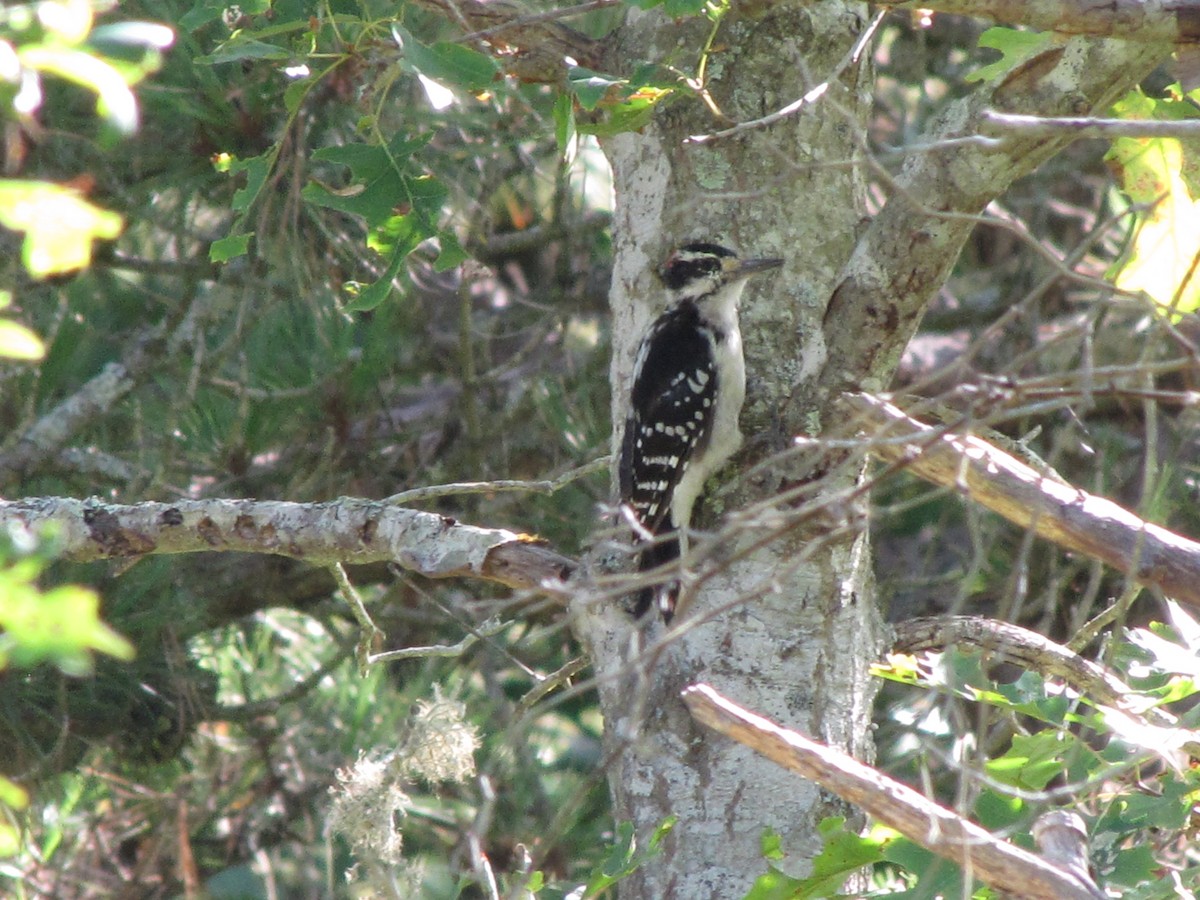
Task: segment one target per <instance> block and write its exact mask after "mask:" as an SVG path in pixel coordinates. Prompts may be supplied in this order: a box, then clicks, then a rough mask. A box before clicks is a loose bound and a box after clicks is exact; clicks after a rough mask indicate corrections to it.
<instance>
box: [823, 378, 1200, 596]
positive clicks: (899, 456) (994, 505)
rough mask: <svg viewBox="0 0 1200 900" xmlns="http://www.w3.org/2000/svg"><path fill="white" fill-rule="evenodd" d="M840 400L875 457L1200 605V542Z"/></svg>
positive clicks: (992, 454) (856, 399)
mask: <svg viewBox="0 0 1200 900" xmlns="http://www.w3.org/2000/svg"><path fill="white" fill-rule="evenodd" d="M845 402H846V403H847V405H849V406H850V407H851V408H852V409H853V410H854V412H855V414H856V415H857V416H858V417H859V421H860V422H861V423H862V424H863V426H864V427H865V429H866V430H867V431H868V432H869V433H870V434H872V435H874V436H875V438H874V439H873V440H872V441H871V443H870V446H869V450H870V452H871V453H872V454H873V455H875V456H876V457H878V458H880V459H882V460H885V461H887V462H891V463H898V464H902V465H904V466H905V467H906V468H907V469H908V470H909V471H911V472H912V473H913V474H914V475H917V476H919V477H921V478H924V479H925V480H926V481H929V482H932V483H933V484H938V485H941V486H943V487H949V488H954V489H955V490H959V491H961V492H962V493H964V494H965V495H966V496H968V497H969V498H970V499H972V500H974V501H975V502H977V503H979V504H980V505H982V506H985V507H987V508H988V509H990V510H992V511H993V512H995V513H999V514H1000V515H1001V516H1003V517H1004V518H1006V519H1008V520H1009V521H1010V522H1014V523H1015V524H1017V525H1020V526H1021V527H1023V528H1031V529H1033V530H1034V531H1035V532H1036V533H1037V534H1038V535H1040V536H1041V537H1043V538H1046V539H1047V540H1050V541H1053V542H1054V543H1056V544H1058V545H1059V546H1061V547H1065V548H1066V549H1068V550H1073V551H1075V552H1078V553H1083V554H1085V555H1087V556H1090V557H1092V558H1094V559H1099V560H1101V561H1102V562H1105V563H1108V564H1109V565H1110V566H1112V567H1113V568H1115V569H1117V570H1118V571H1121V572H1124V573H1126V574H1127V575H1129V576H1130V577H1131V578H1133V579H1134V580H1136V581H1138V582H1140V583H1142V584H1144V585H1152V586H1154V587H1157V588H1159V589H1160V590H1162V591H1163V592H1164V593H1165V594H1167V595H1168V596H1170V597H1173V598H1175V599H1176V600H1179V601H1180V602H1182V603H1186V604H1188V605H1190V606H1193V607H1197V608H1200V543H1196V542H1195V541H1191V540H1188V539H1187V538H1184V537H1180V536H1179V535H1177V534H1175V533H1174V532H1171V531H1168V530H1167V529H1165V528H1162V527H1161V526H1158V525H1154V524H1151V523H1150V522H1146V521H1145V520H1143V519H1140V518H1138V517H1137V516H1135V515H1134V514H1133V513H1131V512H1129V511H1128V510H1127V509H1124V508H1123V507H1120V506H1118V505H1117V504H1115V503H1113V502H1112V501H1111V500H1106V499H1104V498H1103V497H1097V496H1095V495H1093V494H1089V493H1087V492H1086V491H1082V490H1080V489H1079V488H1076V487H1072V486H1071V485H1069V484H1066V483H1064V482H1062V481H1061V480H1059V479H1056V478H1054V477H1053V476H1052V475H1051V474H1049V473H1044V472H1038V471H1037V470H1036V469H1034V468H1033V467H1032V466H1030V465H1027V464H1026V463H1024V462H1022V461H1020V460H1018V459H1017V458H1016V457H1014V456H1011V455H1009V454H1008V453H1005V452H1004V451H1002V450H1000V449H999V448H997V447H995V446H993V445H992V444H989V443H988V442H987V441H984V440H981V439H980V438H978V437H975V436H973V435H970V434H961V433H955V432H954V431H953V430H951V429H949V428H931V427H930V426H928V425H925V424H923V423H921V422H918V421H917V420H916V419H913V418H910V417H909V416H907V415H905V413H904V412H903V411H902V410H900V409H899V408H897V407H895V406H893V405H892V404H891V403H888V402H886V401H884V400H881V399H879V398H877V397H871V396H868V395H866V394H855V395H852V396H849V397H847V398H846V400H845Z"/></svg>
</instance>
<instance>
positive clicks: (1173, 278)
mask: <svg viewBox="0 0 1200 900" xmlns="http://www.w3.org/2000/svg"><path fill="white" fill-rule="evenodd" d="M1186 110H1190V106H1189V105H1186V104H1180V103H1171V102H1166V101H1157V100H1154V99H1153V98H1150V97H1147V96H1145V95H1144V94H1142V93H1140V92H1137V91H1134V92H1131V93H1130V94H1129V95H1127V96H1126V97H1125V98H1124V99H1122V100H1121V101H1120V102H1119V103H1117V104H1115V105H1114V107H1113V111H1114V113H1115V114H1116V115H1118V116H1120V117H1122V118H1128V119H1148V118H1153V119H1159V120H1162V119H1167V120H1174V119H1177V118H1179V117H1180V116H1181V115H1186V114H1187V112H1186ZM1191 155H1192V151H1189V150H1185V148H1184V146H1183V145H1182V144H1181V143H1180V142H1179V141H1178V140H1176V139H1175V138H1124V137H1123V138H1117V139H1116V140H1115V141H1113V144H1112V148H1111V149H1110V150H1109V152H1108V154H1107V155H1106V156H1105V159H1106V160H1108V161H1109V164H1110V165H1111V166H1112V167H1113V168H1114V169H1115V170H1116V173H1117V175H1118V177H1119V178H1120V180H1121V187H1122V189H1123V190H1124V191H1125V193H1126V194H1128V195H1129V197H1130V199H1132V200H1133V201H1134V202H1135V203H1138V204H1141V205H1142V206H1144V207H1145V211H1143V212H1140V213H1139V214H1138V218H1137V228H1136V231H1135V234H1134V238H1133V242H1132V244H1131V246H1130V251H1129V253H1128V255H1127V257H1126V258H1125V259H1124V260H1122V261H1121V262H1120V263H1118V265H1117V267H1115V279H1114V280H1115V283H1116V284H1117V286H1118V287H1121V288H1124V289H1125V290H1129V291H1145V292H1146V293H1147V294H1148V295H1149V296H1150V297H1151V298H1153V299H1154V300H1155V301H1156V302H1157V303H1158V304H1159V305H1161V306H1163V307H1168V308H1170V309H1171V310H1172V311H1173V312H1175V313H1187V312H1193V311H1195V310H1196V309H1197V307H1198V306H1200V272H1198V269H1200V200H1198V199H1197V197H1196V196H1194V195H1193V193H1192V188H1191V187H1190V186H1189V181H1190V179H1189V177H1187V176H1186V175H1185V172H1186V170H1187V169H1188V168H1189V165H1191V166H1193V167H1194V160H1192V161H1189V157H1190V156H1191Z"/></svg>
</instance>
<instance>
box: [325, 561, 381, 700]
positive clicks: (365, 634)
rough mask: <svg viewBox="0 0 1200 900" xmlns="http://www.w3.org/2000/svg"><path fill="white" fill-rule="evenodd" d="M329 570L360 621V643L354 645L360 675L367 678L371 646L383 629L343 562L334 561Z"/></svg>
mask: <svg viewBox="0 0 1200 900" xmlns="http://www.w3.org/2000/svg"><path fill="white" fill-rule="evenodd" d="M329 571H330V572H331V573H332V574H333V580H334V581H336V582H337V586H338V590H340V591H341V592H342V597H344V598H345V600H346V603H347V604H348V605H349V606H350V612H352V613H353V614H354V619H355V621H357V622H358V627H359V637H358V643H357V644H356V645H355V647H354V659H355V660H356V661H357V662H358V674H359V677H362V678H365V677H366V675H367V669H368V668H369V667H370V665H371V646H372V645H373V644H374V643H375V642H376V641H377V640H379V639H380V638H382V637H383V631H381V630H380V628H379V626H377V625H376V624H375V623H374V622H372V621H371V614H370V613H368V612H367V607H366V605H365V604H364V603H363V601H362V597H361V596H360V595H359V593H358V591H357V590H355V588H354V585H352V584H351V583H350V578H349V576H347V575H346V570H345V569H343V568H342V564H341V563H340V562H335V563H333V565H331V566H330V567H329Z"/></svg>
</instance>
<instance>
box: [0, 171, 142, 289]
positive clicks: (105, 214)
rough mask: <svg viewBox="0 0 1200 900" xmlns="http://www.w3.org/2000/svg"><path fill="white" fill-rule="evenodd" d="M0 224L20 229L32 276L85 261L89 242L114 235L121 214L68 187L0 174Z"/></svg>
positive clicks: (88, 257)
mask: <svg viewBox="0 0 1200 900" xmlns="http://www.w3.org/2000/svg"><path fill="white" fill-rule="evenodd" d="M0 225H3V226H4V227H6V228H11V229H12V230H13V231H22V232H24V233H25V240H24V241H23V242H22V245H21V255H22V260H23V262H24V263H25V268H26V270H28V272H29V274H30V275H32V276H33V277H35V278H44V277H46V276H47V275H56V274H59V273H63V272H73V271H75V270H76V269H81V268H83V267H84V266H86V265H87V264H88V263H89V262H91V258H92V243H93V242H94V241H97V240H110V239H112V238H115V237H116V236H117V235H118V234H120V232H121V225H122V220H121V217H120V216H119V215H117V214H116V213H114V212H110V211H108V210H105V209H101V208H100V207H98V206H94V205H92V204H91V203H89V202H88V201H87V200H85V199H83V197H81V196H79V194H78V193H77V192H75V191H73V190H71V189H69V188H64V187H60V186H59V185H56V184H50V183H48V182H45V181H6V180H0Z"/></svg>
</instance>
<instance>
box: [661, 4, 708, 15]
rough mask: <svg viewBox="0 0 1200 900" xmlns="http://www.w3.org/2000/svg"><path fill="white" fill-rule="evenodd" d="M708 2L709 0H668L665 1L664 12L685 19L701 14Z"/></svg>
mask: <svg viewBox="0 0 1200 900" xmlns="http://www.w3.org/2000/svg"><path fill="white" fill-rule="evenodd" d="M707 3H708V0H666V2H665V3H663V12H665V13H666V14H667V15H668V16H670V17H671V18H672V19H684V18H687V17H688V16H698V15H700V13H702V12H704V8H705V6H706V5H707Z"/></svg>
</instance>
